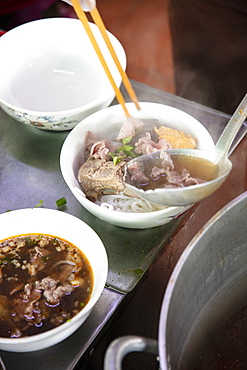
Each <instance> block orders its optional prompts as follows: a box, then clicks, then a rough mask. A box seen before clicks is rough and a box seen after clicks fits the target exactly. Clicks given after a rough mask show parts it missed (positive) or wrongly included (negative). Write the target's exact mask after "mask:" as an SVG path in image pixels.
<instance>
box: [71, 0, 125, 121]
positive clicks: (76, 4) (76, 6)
mask: <svg viewBox="0 0 247 370" xmlns="http://www.w3.org/2000/svg"><path fill="white" fill-rule="evenodd" d="M71 2H72V5H73V7H74V10H75V12H76V14H77V17H78V18H79V19H80V21H81V22H82V24H83V26H84V28H85V30H86V32H87V34H88V37H89V39H90V41H91V43H92V45H93V47H94V49H95V51H96V53H97V55H98V57H99V60H100V62H101V64H102V66H103V68H104V70H105V72H106V74H107V77H108V79H109V81H110V83H111V85H112V87H113V89H114V91H115V94H116V98H117V100H118V102H119V104H121V106H122V108H123V110H124V113H125V115H126V117H130V114H129V111H128V109H127V108H126V106H125V101H124V97H123V95H122V93H121V91H120V90H119V88H118V87H117V85H116V83H115V81H114V79H113V77H112V74H111V72H110V70H109V68H108V66H107V63H106V61H105V58H104V56H103V54H102V52H101V50H100V48H99V45H98V43H97V41H96V39H95V37H94V34H93V32H92V30H91V27H90V25H89V22H88V19H87V17H86V14H85V12H84V10H83V9H82V8H81V4H80V2H79V0H71Z"/></svg>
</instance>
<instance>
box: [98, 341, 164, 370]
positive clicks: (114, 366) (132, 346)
mask: <svg viewBox="0 0 247 370" xmlns="http://www.w3.org/2000/svg"><path fill="white" fill-rule="evenodd" d="M131 352H148V353H152V354H154V355H156V356H158V342H157V340H154V339H149V338H142V337H138V336H134V335H126V336H124V337H120V338H117V339H115V340H114V341H113V342H112V343H111V345H110V346H109V347H108V348H107V351H106V354H105V358H104V369H105V370H121V369H122V362H123V359H124V357H125V356H126V355H128V354H129V353H131Z"/></svg>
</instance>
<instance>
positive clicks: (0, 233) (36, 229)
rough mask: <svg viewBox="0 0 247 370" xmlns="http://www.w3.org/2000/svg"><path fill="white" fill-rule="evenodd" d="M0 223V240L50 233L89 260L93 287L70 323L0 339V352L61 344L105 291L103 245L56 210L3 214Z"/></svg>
mask: <svg viewBox="0 0 247 370" xmlns="http://www.w3.org/2000/svg"><path fill="white" fill-rule="evenodd" d="M0 224H1V229H0V240H3V239H6V238H9V237H12V236H16V235H21V234H25V233H38V234H50V235H54V236H57V237H60V238H62V239H65V240H67V241H69V242H71V243H72V244H74V245H75V246H77V248H79V249H80V250H81V251H82V252H83V253H84V254H85V256H86V257H87V258H88V260H89V262H90V264H91V267H92V270H93V274H94V287H93V292H92V295H91V298H90V300H89V302H88V303H87V305H86V306H85V308H83V309H82V310H81V311H80V312H79V313H78V314H77V315H76V316H74V317H73V318H72V319H71V321H69V322H65V323H64V324H62V325H60V326H57V327H56V328H54V329H51V330H48V331H46V332H44V333H41V334H37V335H33V336H30V337H24V338H0V349H2V350H5V351H11V352H29V351H35V350H40V349H43V348H46V347H50V346H52V345H54V344H56V343H59V342H61V341H62V340H63V339H65V338H67V337H68V336H69V335H71V334H72V333H73V332H74V331H75V330H76V329H77V328H79V326H80V325H81V324H82V323H83V322H84V321H85V320H86V318H87V317H88V315H89V314H90V312H91V311H92V309H93V307H94V305H95V303H96V302H97V300H98V299H99V297H100V295H101V293H102V291H103V289H104V285H105V282H106V278H107V272H108V260H107V255H106V251H105V248H104V245H103V243H102V242H101V240H100V238H99V237H98V235H97V234H96V233H95V232H94V231H93V230H92V229H91V228H90V227H89V226H88V225H87V224H85V223H84V222H83V221H81V220H80V219H78V218H76V217H74V216H72V215H69V214H68V213H64V212H61V211H57V210H51V209H42V208H34V209H21V210H16V211H11V212H7V213H2V214H1V215H0Z"/></svg>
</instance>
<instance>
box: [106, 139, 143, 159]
mask: <svg viewBox="0 0 247 370" xmlns="http://www.w3.org/2000/svg"><path fill="white" fill-rule="evenodd" d="M131 139H132V136H128V137H126V138H125V139H122V143H123V145H122V146H120V147H119V148H117V149H116V151H115V153H112V152H109V153H108V154H109V155H110V156H111V157H112V160H113V163H114V164H117V163H118V162H121V160H122V159H123V158H126V157H131V158H135V157H136V155H135V153H133V152H132V149H133V146H130V145H127V144H128V143H129V142H130V141H131ZM120 152H123V153H124V154H125V155H119V153H120Z"/></svg>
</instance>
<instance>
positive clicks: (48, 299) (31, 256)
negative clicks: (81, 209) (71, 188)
mask: <svg viewBox="0 0 247 370" xmlns="http://www.w3.org/2000/svg"><path fill="white" fill-rule="evenodd" d="M0 222H1V230H0V265H1V266H0V320H1V325H0V349H2V350H6V351H14V352H27V351H35V350H39V349H43V348H46V347H50V346H52V345H54V344H56V343H58V342H60V341H62V340H64V339H65V338H67V337H68V336H69V335H71V334H72V333H73V332H74V331H75V330H76V329H77V328H78V327H79V326H80V325H81V324H82V323H83V322H84V321H85V319H86V318H87V317H88V315H89V314H90V312H91V310H92V308H93V306H94V305H95V303H96V302H97V300H98V298H99V296H100V294H101V293H102V291H103V288H104V285H105V282H106V277H107V271H108V262H107V255H106V251H105V248H104V245H103V243H102V242H101V240H100V238H99V237H98V235H97V234H96V233H95V232H94V231H93V230H92V229H91V228H90V227H89V226H88V225H86V224H85V223H84V222H83V221H81V220H79V219H78V218H76V217H74V216H72V215H69V214H67V213H64V212H61V211H56V210H51V209H37V208H36V209H23V210H17V211H11V212H7V213H5V214H1V215H0Z"/></svg>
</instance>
